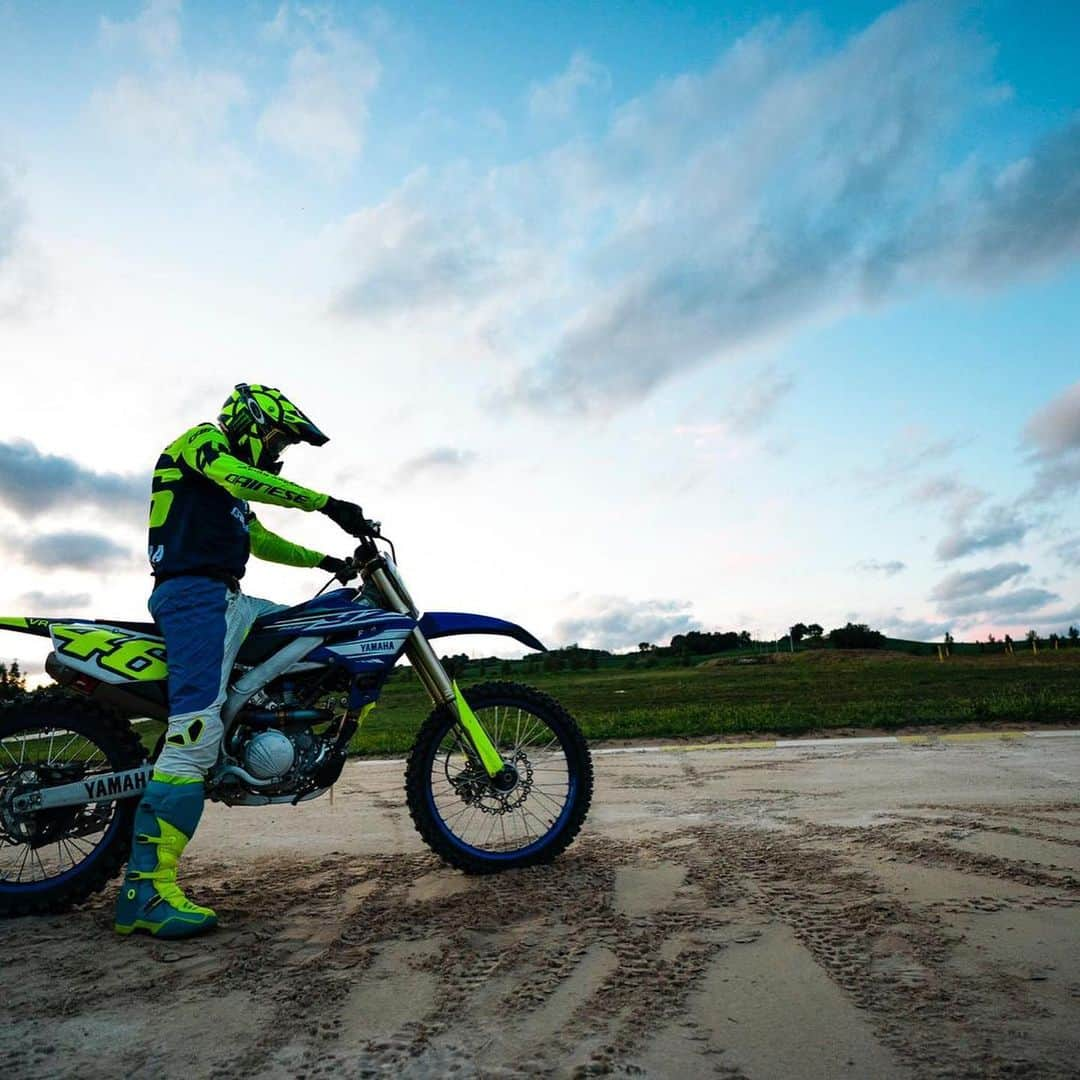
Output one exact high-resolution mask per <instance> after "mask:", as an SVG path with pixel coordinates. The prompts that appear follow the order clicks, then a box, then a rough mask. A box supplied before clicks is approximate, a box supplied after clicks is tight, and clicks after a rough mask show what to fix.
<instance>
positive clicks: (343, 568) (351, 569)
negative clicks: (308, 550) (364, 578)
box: [318, 555, 360, 585]
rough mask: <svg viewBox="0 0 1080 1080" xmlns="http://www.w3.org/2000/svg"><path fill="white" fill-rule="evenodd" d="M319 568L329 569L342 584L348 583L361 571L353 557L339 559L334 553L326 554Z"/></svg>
mask: <svg viewBox="0 0 1080 1080" xmlns="http://www.w3.org/2000/svg"><path fill="white" fill-rule="evenodd" d="M318 568H319V569H320V570H328V571H329V572H330V573H331V574H333V575H334V577H336V578H337V579H338V581H340V582H341V584H342V585H348V584H349V582H350V581H352V580H353V579H354V578H355V577H356V576H357V575H358V574H359V573H360V571H359V570H358V569H357V568H356V566H355V565H354V564H353V561H352V559H339V558H337V557H336V556H334V555H324V556H323V559H322V562H320V563H319V567H318Z"/></svg>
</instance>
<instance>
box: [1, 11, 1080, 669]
mask: <svg viewBox="0 0 1080 1080" xmlns="http://www.w3.org/2000/svg"><path fill="white" fill-rule="evenodd" d="M1078 38H1080V8H1078V7H1077V6H1076V5H1072V4H1035V5H1032V4H1025V3H1006V2H993V0H991V2H988V3H984V4H978V5H972V4H942V3H912V4H902V5H900V6H889V5H884V4H878V3H869V2H865V3H864V2H850V3H836V2H831V3H829V4H827V5H820V6H819V7H817V8H815V7H813V6H807V5H802V4H794V3H786V2H785V3H782V2H777V3H771V4H770V3H742V4H740V3H729V4H724V5H720V4H712V3H696V4H678V3H672V2H666V3H632V2H627V0H621V2H619V3H614V2H604V3H601V2H595V3H582V2H574V3H555V2H544V3H540V2H507V3H503V4H488V3H484V4H482V3H475V2H473V3H451V2H449V0H444V2H435V0H430V2H417V3H412V4H409V5H387V6H385V7H378V6H368V5H364V4H356V3H344V2H338V3H327V4H301V3H278V2H265V3H264V2H260V0H241V2H237V3H234V4H227V5H223V4H218V3H211V2H193V0H188V2H181V0H149V2H148V3H131V2H114V3H105V2H102V3H100V4H96V5H95V4H94V3H87V2H85V0H79V2H68V3H64V2H55V3H51V4H48V5H43V4H38V3H33V2H30V0H0V373H2V375H3V386H4V393H3V402H4V405H5V409H4V421H3V426H2V428H0V554H2V555H3V558H2V560H0V613H3V614H13V615H50V616H68V615H70V616H83V617H97V618H127V619H137V618H141V617H144V615H143V613H144V611H145V600H146V596H147V593H148V589H149V585H150V579H149V577H148V567H147V564H146V561H145V523H146V510H147V500H148V487H149V474H150V472H151V471H152V469H153V467H154V463H155V461H156V458H157V455H158V453H159V452H160V450H161V449H162V448H163V447H164V446H165V445H167V444H168V443H169V442H171V441H172V440H173V439H174V438H175V437H176V436H177V435H178V434H180V433H181V432H182V431H184V430H185V429H186V428H188V427H190V426H191V425H193V424H195V423H198V422H202V421H206V420H214V419H215V418H216V416H217V413H218V411H219V409H220V406H221V403H222V401H223V400H224V398H225V397H226V396H227V394H228V393H229V391H230V390H231V388H232V386H233V385H234V383H236V382H240V381H250V382H261V383H267V384H270V385H275V386H279V387H280V388H281V389H282V390H283V391H285V393H286V394H288V395H289V396H290V397H291V398H292V399H293V400H295V401H296V402H297V403H298V404H299V405H300V406H301V408H303V409H304V410H305V411H306V412H308V413H309V414H310V415H311V416H312V418H313V419H314V420H315V422H316V423H317V424H318V425H319V426H320V427H322V428H323V430H324V431H326V432H327V433H328V434H329V435H330V436H331V441H330V442H329V443H328V444H327V445H326V446H325V447H323V448H320V449H316V448H313V447H307V446H303V447H297V448H293V449H292V450H290V451H289V453H288V456H287V458H286V465H285V470H284V475H286V476H287V477H288V478H290V479H292V480H295V481H297V482H300V483H305V484H307V485H308V486H311V487H313V488H315V489H316V490H319V491H325V492H328V493H330V494H332V495H334V496H336V497H338V498H344V499H350V500H353V501H356V502H359V503H361V504H362V505H363V506H364V508H365V510H366V511H367V512H368V513H369V515H370V516H373V517H376V518H378V519H380V520H382V521H383V523H384V528H385V531H386V532H387V533H388V534H389V535H390V536H391V537H392V538H393V539H394V541H395V543H396V544H397V549H398V555H399V561H400V566H401V569H402V572H403V574H404V576H405V579H406V581H407V582H408V583H409V587H410V589H411V591H412V593H413V595H414V597H415V598H416V600H417V602H418V604H419V605H420V606H421V608H425V609H429V610H463V611H476V612H481V613H485V614H491V615H498V616H501V617H504V618H509V619H512V620H514V621H516V622H519V623H521V624H522V625H525V626H526V627H528V628H529V629H530V630H531V631H533V632H534V633H536V634H537V635H538V636H540V637H541V639H542V640H544V641H545V642H546V643H547V644H549V645H552V646H554V645H565V644H569V643H572V642H577V643H578V644H580V645H583V646H593V647H602V648H609V649H615V650H621V649H627V648H636V646H637V644H638V643H639V642H642V641H649V642H653V643H656V644H663V643H666V642H667V641H668V640H669V639H670V637H671V636H672V635H673V634H676V633H683V632H686V631H688V630H691V629H700V630H730V629H735V630H741V629H748V630H750V631H751V633H753V634H754V635H755V637H759V638H762V639H773V638H776V637H777V636H779V635H781V634H782V633H784V632H785V629H786V627H788V626H789V625H791V624H792V623H794V622H796V621H803V622H817V623H820V624H821V625H823V626H824V627H825V628H826V629H828V628H830V627H832V626H838V625H842V624H843V623H845V622H847V621H854V622H866V623H869V624H870V625H872V626H874V627H876V628H878V629H881V630H883V631H885V632H886V633H888V634H891V635H893V636H899V637H905V638H913V639H920V640H931V641H932V640H940V639H941V637H942V635H944V634H945V633H946V632H947V631H948V632H951V633H952V634H953V635H954V636H955V637H956V638H957V639H961V640H974V639H978V638H985V637H986V635H987V634H989V633H995V634H998V635H1001V634H1003V633H1005V632H1011V633H1012V634H1013V635H1014V636H1017V635H1022V634H1023V633H1025V632H1026V631H1027V630H1028V629H1029V628H1034V629H1037V630H1039V631H1040V632H1041V633H1044V634H1045V633H1049V632H1051V631H1058V632H1062V631H1064V630H1065V629H1066V628H1067V627H1068V626H1069V625H1070V624H1071V623H1074V622H1075V623H1080V512H1078V510H1077V495H1078V493H1080V353H1078V346H1077V342H1078V341H1080V66H1078V65H1076V63H1075V52H1074V49H1075V42H1076V41H1077V40H1078ZM260 518H261V520H262V521H263V522H264V524H265V525H266V526H267V527H268V528H270V529H272V530H274V531H276V532H279V533H281V534H282V535H285V536H287V537H289V538H290V539H294V540H296V541H298V542H301V543H305V544H307V545H309V546H312V547H315V548H317V549H319V550H322V551H328V552H331V553H334V554H339V555H343V554H346V553H347V552H348V550H349V543H348V541H347V539H346V538H345V537H344V536H343V535H342V534H340V533H338V532H337V531H336V530H335V528H334V526H333V525H332V524H331V523H330V522H329V521H328V520H327V519H326V518H325V517H323V516H322V515H318V514H313V515H305V514H302V513H299V512H296V511H288V510H282V509H277V508H266V509H264V510H262V511H261V512H260ZM323 580H324V577H323V575H320V574H319V573H318V572H313V571H304V570H295V569H288V568H281V567H275V566H271V565H269V564H265V563H258V562H257V561H255V560H253V561H252V563H251V565H250V567H249V571H248V575H247V577H246V578H245V588H246V589H247V591H249V592H251V593H253V594H255V595H261V596H268V597H272V598H273V599H276V600H279V601H281V602H284V603H297V602H300V601H301V600H303V599H304V598H306V597H307V596H309V595H311V594H312V593H313V592H314V591H315V590H316V589H317V588H318V587H319V586H320V585H322V584H323ZM459 647H460V648H466V649H467V651H470V652H473V653H474V654H477V655H479V654H488V653H490V652H492V651H498V652H500V653H501V654H506V655H515V650H516V649H517V646H516V645H514V644H513V643H512V642H507V643H506V645H505V646H503V645H502V644H501V643H500V642H499V641H498V640H497V639H468V640H467V641H464V642H462V643H460V645H454V648H455V649H457V648H459ZM45 651H47V649H46V645H45V643H38V642H36V641H34V640H32V639H28V638H19V637H15V636H13V635H11V636H8V637H7V638H6V640H4V641H2V642H0V660H8V661H10V659H12V658H16V657H17V658H19V660H20V662H21V663H22V664H23V665H24V666H26V667H28V668H30V669H31V670H32V671H33V670H35V669H39V668H40V662H41V660H42V659H43V655H44V652H45Z"/></svg>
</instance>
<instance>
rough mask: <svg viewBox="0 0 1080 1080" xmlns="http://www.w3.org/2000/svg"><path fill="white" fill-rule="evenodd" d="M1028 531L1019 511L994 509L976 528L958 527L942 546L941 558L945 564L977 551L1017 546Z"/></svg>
mask: <svg viewBox="0 0 1080 1080" xmlns="http://www.w3.org/2000/svg"><path fill="white" fill-rule="evenodd" d="M1028 528H1029V526H1028V525H1027V523H1026V522H1024V521H1023V520H1021V518H1020V517H1019V515H1018V514H1017V513H1016V511H1015V510H1012V509H1009V508H1008V507H1004V506H994V507H991V508H990V509H989V510H987V512H986V513H985V514H984V515H983V519H982V521H981V523H979V524H977V525H975V526H973V527H968V526H966V525H958V526H956V527H955V528H953V530H952V531H951V532H950V533H949V534H948V535H946V536H945V537H944V538H943V539H942V540H941V541H940V542H939V543H938V546H937V557H938V558H939V559H941V560H942V561H943V562H952V561H953V560H954V559H959V558H960V557H961V556H964V555H971V554H972V553H973V552H976V551H992V550H993V549H995V548H1000V547H1005V546H1006V545H1008V544H1016V543H1019V542H1020V541H1021V540H1023V538H1024V536H1025V535H1026V534H1027V531H1028Z"/></svg>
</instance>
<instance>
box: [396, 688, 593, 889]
mask: <svg viewBox="0 0 1080 1080" xmlns="http://www.w3.org/2000/svg"><path fill="white" fill-rule="evenodd" d="M463 693H464V695H465V700H466V701H467V702H468V703H469V707H470V708H471V709H472V710H473V712H474V713H475V714H476V718H477V720H479V721H480V723H481V724H483V726H484V730H485V731H486V732H487V733H488V735H489V737H490V738H491V740H492V742H493V743H494V744H495V746H496V748H497V749H498V751H499V753H500V755H501V756H502V758H503V760H504V761H506V762H507V763H508V764H509V765H511V766H512V768H513V772H514V776H515V780H514V782H513V786H511V787H509V789H507V786H506V785H505V784H502V785H500V784H498V783H496V782H493V781H492V779H491V778H489V777H488V776H487V774H486V772H485V771H484V770H483V768H482V767H481V766H480V765H479V763H478V762H477V761H476V759H475V754H474V753H472V751H471V748H470V747H469V745H468V742H467V738H466V736H465V733H464V731H463V729H462V728H461V726H460V725H459V723H458V720H457V714H456V712H455V711H454V710H453V709H452V708H450V707H449V706H445V705H444V706H440V707H439V708H437V709H435V710H434V712H432V713H431V715H430V716H429V717H428V718H427V720H426V721H425V723H424V726H423V727H422V728H421V729H420V732H419V733H418V735H417V736H416V742H415V743H414V744H413V748H412V751H411V752H410V754H409V761H408V765H407V768H406V772H405V792H406V795H407V797H408V804H409V813H410V814H411V815H412V819H413V824H414V825H415V826H416V829H417V831H418V832H419V833H420V835H421V836H422V837H423V838H424V841H425V842H426V843H427V845H428V846H429V847H430V848H431V849H432V851H434V852H435V853H436V854H437V855H438V856H439V857H440V858H442V859H443V860H444V861H446V862H448V863H449V864H450V865H451V866H455V867H457V868H458V869H460V870H464V871H465V872H466V873H470V874H489V873H494V872H496V871H499V870H507V869H510V868H511V867H519V866H534V865H536V864H538V863H546V862H550V861H551V860H552V859H554V858H555V857H556V856H557V855H558V854H559V853H560V852H562V851H564V850H565V849H566V847H567V845H569V844H570V842H571V841H572V840H573V839H574V837H575V836H577V834H578V831H579V830H580V829H581V826H582V823H583V822H584V820H585V815H586V814H587V813H588V810H589V804H590V802H591V800H592V785H593V774H592V759H591V757H590V755H589V748H588V746H587V745H586V743H585V738H584V736H583V735H582V734H581V729H580V728H579V727H578V724H577V721H576V720H574V718H573V717H572V716H571V715H570V714H569V713H568V712H567V711H566V710H565V709H564V708H563V707H562V706H561V705H560V704H559V703H558V702H557V701H555V700H554V699H553V698H551V697H548V695H547V694H542V693H540V691H539V690H534V689H533V688H532V687H529V686H522V685H520V684H518V683H504V682H496V683H484V684H482V685H480V686H474V687H470V688H469V689H468V690H465V691H463Z"/></svg>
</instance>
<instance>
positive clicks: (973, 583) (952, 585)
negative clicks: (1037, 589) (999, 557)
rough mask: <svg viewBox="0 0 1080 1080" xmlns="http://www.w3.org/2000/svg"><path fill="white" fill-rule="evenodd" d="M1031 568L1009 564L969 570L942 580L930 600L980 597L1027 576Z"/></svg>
mask: <svg viewBox="0 0 1080 1080" xmlns="http://www.w3.org/2000/svg"><path fill="white" fill-rule="evenodd" d="M1030 569H1031V567H1030V566H1029V565H1028V564H1027V563H1019V562H1008V563H997V564H996V565H995V566H987V567H985V568H983V569H982V570H968V571H966V572H958V573H955V574H949V576H948V577H945V578H942V579H941V581H939V582H938V583H937V585H935V586H934V588H933V589H932V590H931V592H930V598H931V599H932V600H938V601H952V600H959V599H961V598H963V597H968V596H980V595H982V594H983V593H987V592H989V591H990V590H991V589H996V588H997V587H998V586H999V585H1004V584H1005V582H1006V581H1011V580H1012V579H1013V578H1015V577H1020V576H1021V575H1022V574H1026V573H1027V572H1028V571H1029V570H1030Z"/></svg>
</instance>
